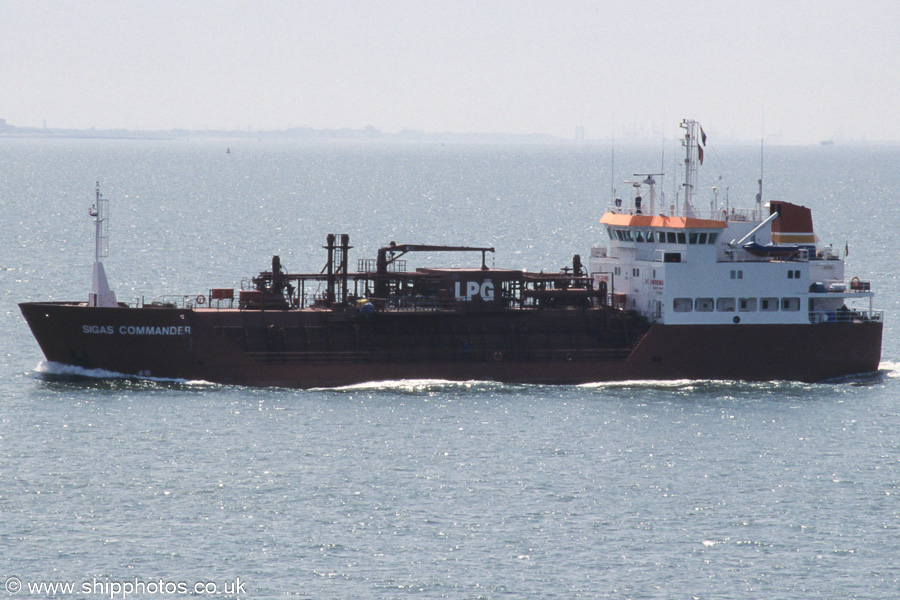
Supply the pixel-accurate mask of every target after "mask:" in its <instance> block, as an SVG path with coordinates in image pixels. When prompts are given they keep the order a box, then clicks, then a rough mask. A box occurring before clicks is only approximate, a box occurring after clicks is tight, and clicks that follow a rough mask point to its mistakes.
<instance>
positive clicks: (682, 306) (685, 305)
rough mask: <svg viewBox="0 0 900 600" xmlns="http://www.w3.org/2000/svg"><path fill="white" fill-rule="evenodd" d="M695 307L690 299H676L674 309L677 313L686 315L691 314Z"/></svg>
mask: <svg viewBox="0 0 900 600" xmlns="http://www.w3.org/2000/svg"><path fill="white" fill-rule="evenodd" d="M693 305H694V301H693V300H691V299H690V298H675V302H674V305H673V306H672V308H673V309H674V310H675V312H678V313H684V312H691V310H692V308H693Z"/></svg>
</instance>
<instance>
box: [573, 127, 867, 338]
mask: <svg viewBox="0 0 900 600" xmlns="http://www.w3.org/2000/svg"><path fill="white" fill-rule="evenodd" d="M681 126H682V127H683V128H684V129H685V139H684V146H685V149H686V158H685V182H684V201H683V203H682V205H681V207H677V206H675V205H670V206H668V207H666V206H658V201H657V198H656V195H655V190H654V188H653V186H654V184H655V180H653V179H652V177H651V176H648V177H647V179H645V180H643V181H640V182H634V184H635V196H634V197H633V198H632V199H631V200H630V201H628V202H624V203H623V202H620V201H618V200H617V201H616V202H615V203H614V206H613V207H611V208H610V209H609V212H607V213H606V214H605V215H604V216H603V218H602V219H601V220H600V222H601V223H602V224H603V225H605V226H606V234H607V236H608V238H609V243H608V244H607V245H605V246H594V247H593V248H592V249H591V257H590V259H589V262H588V268H589V271H590V273H591V275H592V276H593V277H594V278H595V279H596V280H597V281H598V282H599V281H601V280H602V281H605V282H606V284H607V287H608V289H609V290H610V293H611V294H612V298H613V302H614V303H615V304H616V305H617V306H619V307H622V308H626V309H631V310H635V311H637V312H639V313H640V314H642V315H644V316H646V317H647V318H649V319H650V320H651V321H653V322H658V323H664V324H670V325H717V324H809V323H820V322H828V321H839V320H849V319H857V318H865V319H879V320H880V318H881V315H880V313H876V312H875V311H873V310H872V302H873V296H874V295H873V293H872V292H871V291H870V288H869V284H868V283H867V282H861V281H859V280H858V278H854V279H853V280H851V282H850V284H849V285H848V284H847V283H846V282H845V279H844V261H843V258H842V256H841V255H840V253H839V252H835V251H834V250H833V249H832V248H830V247H823V246H821V245H820V244H819V243H818V240H817V239H816V237H815V233H814V231H813V227H812V216H811V213H810V211H809V209H807V208H805V207H803V206H798V205H796V204H792V203H789V202H783V201H772V202H770V203H768V204H766V205H764V206H763V205H762V204H761V203H760V202H759V198H758V199H757V204H756V208H753V209H749V210H735V209H724V210H723V209H719V208H718V207H716V206H711V207H710V208H709V210H698V209H697V207H696V206H695V196H694V194H693V186H694V185H695V182H696V179H697V161H696V160H695V155H697V154H699V155H700V156H702V154H700V153H702V151H703V149H702V146H701V145H700V144H701V143H702V140H703V138H705V135H704V134H703V133H702V129H701V130H700V131H701V136H702V137H701V138H700V140H698V138H697V136H696V132H697V129H698V128H699V125H698V124H697V123H696V122H695V121H684V122H683V123H682V125H681ZM698 142H699V143H698ZM644 187H649V189H648V190H647V194H648V198H649V201H647V200H645V199H644V197H643V196H644V193H643V192H644V190H643V188H644ZM860 299H867V300H868V307H867V308H865V309H864V310H860V308H859V307H855V303H854V301H857V300H860Z"/></svg>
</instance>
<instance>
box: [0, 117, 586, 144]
mask: <svg viewBox="0 0 900 600" xmlns="http://www.w3.org/2000/svg"><path fill="white" fill-rule="evenodd" d="M0 137H19V138H67V139H109V140H189V139H249V140H314V141H315V140H321V141H326V140H361V141H369V140H379V141H399V142H457V143H460V142H468V143H475V142H482V143H490V142H495V143H504V142H505V143H533V144H553V143H568V142H574V140H573V139H564V138H558V137H554V136H552V135H544V134H492V133H428V132H425V131H419V130H404V131H400V132H398V133H387V132H384V131H381V130H379V129H376V128H375V127H372V126H369V127H364V128H362V129H351V128H342V129H313V128H312V127H293V128H289V129H277V130H240V129H233V130H215V129H202V130H195V129H167V130H131V129H95V128H91V129H57V128H46V127H45V128H39V127H17V126H14V125H10V124H8V123H7V122H6V120H5V119H0Z"/></svg>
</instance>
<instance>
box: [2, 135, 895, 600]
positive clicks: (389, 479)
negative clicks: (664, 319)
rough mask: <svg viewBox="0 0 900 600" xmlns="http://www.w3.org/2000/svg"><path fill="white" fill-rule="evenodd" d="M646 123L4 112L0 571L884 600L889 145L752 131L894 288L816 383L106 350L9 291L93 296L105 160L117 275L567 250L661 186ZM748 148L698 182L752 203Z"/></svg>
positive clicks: (891, 414)
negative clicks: (196, 122) (164, 118)
mask: <svg viewBox="0 0 900 600" xmlns="http://www.w3.org/2000/svg"><path fill="white" fill-rule="evenodd" d="M226 148H230V153H226ZM661 150H662V149H661V148H660V147H654V146H645V147H622V148H617V149H616V151H615V163H614V164H613V161H612V160H611V156H610V152H611V149H610V148H608V147H603V146H599V145H590V144H582V145H578V144H574V143H572V144H563V143H560V144H556V145H490V144H482V145H472V144H449V143H448V144H440V143H432V144H398V143H393V144H392V143H375V142H372V143H364V142H331V143H329V142H315V143H312V142H310V143H302V142H283V143H275V142H261V141H256V140H246V139H245V140H227V141H223V140H216V141H210V140H181V141H164V140H127V141H124V140H119V141H116V140H72V139H59V140H53V139H15V138H0V209H2V217H3V223H2V228H0V232H2V233H0V356H2V361H0V597H11V598H14V597H21V598H51V597H53V598H88V599H93V598H97V599H99V598H180V597H203V596H212V595H216V597H222V598H236V597H240V598H309V599H321V598H360V599H363V598H364V599H392V598H452V599H482V598H483V599H494V598H559V599H571V598H613V599H626V598H635V599H637V598H653V599H657V598H658V599H669V598H676V599H677V598H682V599H689V600H692V599H721V598H735V599H748V600H749V599H758V598H823V599H836V598H841V599H847V598H896V597H898V594H900V340H898V335H897V326H898V323H900V279H898V273H900V270H898V260H897V256H898V252H897V246H896V241H897V234H898V231H900V170H898V169H897V165H898V164H900V147H880V146H855V147H843V146H840V145H836V146H830V147H771V148H767V149H766V153H765V184H764V196H765V198H766V199H785V200H790V201H794V202H798V203H800V204H804V205H806V206H809V207H811V208H812V209H813V215H814V219H815V225H816V231H817V233H818V235H819V237H820V238H821V239H822V241H823V242H825V243H833V244H834V246H835V248H839V249H840V250H841V251H843V249H844V248H845V246H846V247H847V248H848V250H849V256H848V259H847V260H848V263H847V273H848V276H853V275H857V276H859V277H860V278H862V279H864V280H869V281H871V282H872V286H873V289H874V290H876V292H877V299H876V308H880V309H883V310H884V314H885V337H884V346H883V362H882V365H881V370H880V371H879V372H878V373H875V374H870V375H864V376H859V377H853V378H849V379H846V380H842V381H838V382H832V383H825V384H815V385H808V384H799V383H784V382H771V383H735V382H724V381H675V382H665V383H658V382H657V383H654V382H641V381H635V382H626V383H616V384H595V385H585V386H558V387H551V386H523V385H501V384H496V383H488V382H475V381H473V382H465V383H448V382H440V381H399V382H385V383H373V384H367V385H360V386H353V387H349V388H342V389H320V390H306V391H300V390H287V389H251V388H243V387H234V386H221V385H213V384H209V383H204V382H185V381H175V382H172V381H153V380H131V379H124V378H116V377H108V378H96V377H87V376H85V374H84V373H77V372H76V373H72V372H70V371H67V370H65V369H61V368H59V367H58V366H56V365H48V364H46V363H44V362H43V361H42V355H41V352H40V350H39V348H38V346H37V344H36V343H35V342H34V340H33V338H32V337H31V334H30V332H29V330H28V327H27V325H26V324H25V321H24V320H23V319H22V317H21V315H20V313H19V311H18V307H17V306H16V305H17V303H18V302H22V301H29V300H43V299H50V300H71V299H86V298H87V294H88V291H89V287H90V280H91V262H92V260H93V250H94V245H93V225H92V223H91V220H90V217H89V216H88V207H89V206H90V205H91V203H92V202H93V194H94V184H95V182H99V183H100V186H101V190H102V193H103V194H104V195H105V196H106V197H108V198H109V199H110V206H111V228H110V255H109V257H108V258H107V259H106V260H105V265H106V270H107V273H108V275H109V279H110V284H111V286H112V287H113V289H114V290H115V291H116V293H117V295H118V298H119V300H123V301H133V300H135V299H137V298H141V297H144V298H146V299H148V300H149V299H150V298H153V297H155V296H157V295H162V294H189V295H195V294H197V293H205V292H206V291H207V290H208V289H209V288H211V287H231V286H234V287H239V286H240V282H241V280H242V279H243V278H247V277H250V276H253V275H255V274H256V273H258V272H259V271H261V270H265V269H267V268H268V267H269V265H271V256H272V255H273V254H278V255H280V256H281V259H282V262H283V264H284V265H285V266H286V268H287V269H289V270H291V271H299V272H312V271H318V270H320V269H321V268H322V267H323V266H324V264H325V254H324V251H323V250H322V249H321V246H322V245H323V244H324V241H325V235H326V234H328V233H349V234H350V236H351V244H352V245H353V246H354V248H353V250H352V251H351V252H352V254H351V265H355V263H354V262H353V259H355V258H374V257H375V253H376V250H377V248H379V247H380V246H383V245H385V244H386V243H387V242H389V241H392V240H393V241H396V242H397V243H425V244H453V245H463V244H469V245H493V246H495V247H496V248H497V252H496V254H495V256H494V257H489V261H490V262H491V263H492V264H496V265H497V266H498V267H511V268H512V267H516V268H520V267H524V268H528V269H533V270H541V269H544V270H558V269H559V268H560V267H563V266H565V265H567V264H570V263H571V259H572V255H573V254H575V253H580V254H581V255H582V256H587V255H588V254H589V252H590V247H591V245H592V244H595V243H600V242H603V241H604V240H603V236H602V230H601V227H600V226H599V224H598V220H599V218H600V216H601V215H602V213H603V211H604V209H605V207H606V206H607V205H608V204H609V200H610V197H611V187H613V186H615V187H616V189H617V191H618V194H619V195H622V196H624V197H628V196H629V195H630V194H631V189H630V186H629V184H627V183H625V181H626V180H629V179H633V175H632V174H633V173H648V172H659V170H660V169H661V168H663V169H664V170H666V171H667V173H668V174H667V176H666V177H665V178H664V179H663V181H662V184H661V186H660V187H661V189H662V191H664V192H665V193H666V194H667V195H668V197H669V199H668V201H669V202H671V201H672V200H673V199H674V196H675V193H676V183H675V182H676V181H678V180H680V176H678V175H677V166H678V165H677V157H678V156H679V155H678V154H677V150H676V149H675V148H667V149H666V150H665V155H664V156H663V153H662V152H661ZM759 156H760V152H759V148H755V147H751V146H746V147H743V146H726V147H721V148H717V147H716V146H715V144H714V143H712V141H711V143H710V145H708V146H707V149H706V161H705V163H704V166H703V167H702V169H701V184H700V190H701V191H700V198H701V200H700V201H699V202H698V204H700V205H701V206H702V205H704V203H706V204H707V205H708V203H709V201H710V198H711V197H712V194H713V192H712V190H711V188H712V187H716V188H717V193H718V199H717V200H716V201H717V202H718V203H719V204H722V203H724V201H725V197H726V195H727V196H728V199H729V202H730V204H731V205H733V206H738V207H741V206H743V207H749V206H751V205H752V202H753V198H754V195H755V194H756V192H757V179H758V177H759V172H760V161H759ZM612 169H614V175H612V176H611V170H612ZM611 182H615V183H614V184H613V183H611ZM478 260H480V257H478V256H471V257H466V256H457V255H453V256H450V257H440V256H434V257H429V256H427V255H423V256H411V257H410V262H411V266H415V264H427V263H430V264H434V263H433V262H430V261H445V262H442V263H440V264H469V262H471V261H478ZM420 261H421V262H420ZM447 261H449V263H448V262H447ZM413 263H415V264H413ZM685 344H686V351H689V340H686V341H685ZM51 584H53V585H57V586H62V585H70V586H71V588H70V589H68V590H67V589H65V588H62V587H57V588H56V589H55V592H54V591H48V590H49V589H50V588H49V587H47V586H50V585H51ZM41 585H43V586H44V587H39V586H41ZM198 586H199V587H198ZM215 592H218V594H215Z"/></svg>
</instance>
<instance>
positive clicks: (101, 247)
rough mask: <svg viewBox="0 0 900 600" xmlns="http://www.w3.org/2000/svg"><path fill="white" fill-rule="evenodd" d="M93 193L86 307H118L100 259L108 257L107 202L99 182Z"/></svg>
mask: <svg viewBox="0 0 900 600" xmlns="http://www.w3.org/2000/svg"><path fill="white" fill-rule="evenodd" d="M94 193H95V196H96V199H95V200H94V204H92V205H91V207H90V209H88V214H89V215H90V216H92V217H93V218H94V270H93V276H92V283H91V293H90V294H89V295H88V306H105V307H115V306H118V304H117V303H116V294H115V292H113V291H112V290H111V289H109V282H108V281H107V280H106V271H105V270H104V268H103V263H102V262H101V259H103V258H105V257H106V256H108V255H109V200H107V199H106V198H104V197H103V195H102V194H101V193H100V182H99V181H98V182H97V184H96V187H95V189H94Z"/></svg>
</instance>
